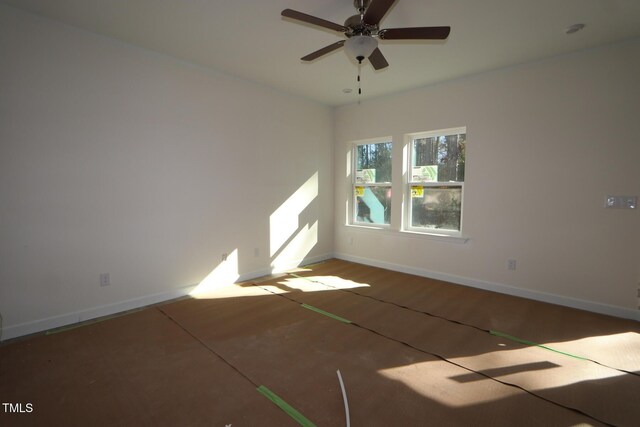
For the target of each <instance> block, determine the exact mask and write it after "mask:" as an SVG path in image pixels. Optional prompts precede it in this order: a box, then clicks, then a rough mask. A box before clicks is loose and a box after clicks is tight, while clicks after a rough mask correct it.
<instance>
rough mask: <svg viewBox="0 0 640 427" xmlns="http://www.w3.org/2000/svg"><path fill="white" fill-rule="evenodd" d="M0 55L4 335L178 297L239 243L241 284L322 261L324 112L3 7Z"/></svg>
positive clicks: (328, 230) (329, 206) (328, 195)
mask: <svg viewBox="0 0 640 427" xmlns="http://www.w3.org/2000/svg"><path fill="white" fill-rule="evenodd" d="M0 58H1V59H0V313H1V315H2V317H3V321H4V335H3V336H2V338H3V339H7V338H11V337H12V336H17V335H21V334H25V333H29V332H34V331H36V330H41V329H44V328H48V327H52V326H59V325H61V324H66V323H72V322H76V321H78V320H84V319H86V318H88V317H93V316H96V315H102V314H108V313H110V312H115V311H118V310H121V309H123V308H129V307H133V306H138V305H143V304H146V303H149V302H154V301H155V300H162V299H166V298H169V297H172V296H177V295H180V294H181V293H184V292H185V287H189V286H193V285H196V284H198V283H199V282H200V281H201V280H202V279H203V278H204V277H205V276H207V275H208V274H209V272H211V271H212V270H213V269H214V268H215V267H217V266H218V264H220V261H221V254H222V253H232V251H234V249H237V250H238V252H237V253H238V273H239V274H240V275H242V276H244V277H247V276H250V275H252V274H254V275H256V274H265V273H267V272H269V271H270V269H271V264H272V262H274V260H275V259H276V257H277V256H278V255H279V254H281V253H284V254H285V256H286V257H287V259H284V260H283V259H282V257H281V258H280V259H279V260H278V261H279V262H280V263H286V262H288V263H295V262H298V261H299V259H300V258H302V257H305V256H306V257H307V259H318V258H323V257H327V256H330V254H331V252H332V250H333V169H332V159H333V133H332V132H333V128H332V115H331V110H330V109H329V108H328V107H325V106H322V105H319V104H315V103H312V102H310V101H307V100H303V99H301V98H296V97H293V96H291V95H287V94H284V93H280V92H277V91H275V90H272V89H269V88H266V87H263V86H260V85H257V84H253V83H250V82H246V81H242V80H239V79H236V78H234V77H232V76H228V75H225V74H222V73H216V72H213V71H210V70H205V69H202V68H199V67H196V66H194V65H190V64H186V63H183V62H180V61H177V60H175V59H172V58H169V57H166V56H163V55H160V54H156V53H153V52H150V51H146V50H143V49H140V48H137V47H133V46H130V45H126V44H123V43H120V42H118V41H115V40H111V39H107V38H103V37H100V36H97V35H93V34H91V33H87V32H84V31H81V30H78V29H75V28H72V27H68V26H65V25H61V24H58V23H55V22H53V21H49V20H47V19H43V18H38V17H35V16H33V15H29V14H26V13H23V12H19V11H17V10H14V9H12V8H8V7H6V6H3V5H0ZM316 173H317V185H316V186H317V196H316V197H310V198H308V199H309V200H310V202H309V200H307V202H308V203H306V204H305V206H301V207H300V208H299V210H300V215H296V217H295V218H293V220H294V224H293V227H289V228H286V227H285V229H284V230H281V233H282V232H287V233H290V234H291V236H290V235H289V234H287V235H285V236H279V237H280V239H279V241H280V242H284V243H283V245H282V247H279V248H278V252H275V253H274V254H273V255H272V254H271V251H270V239H272V238H273V237H274V236H272V234H273V233H272V230H271V225H270V216H271V215H272V213H274V211H276V210H277V209H278V207H279V206H280V205H281V204H282V203H283V202H285V201H286V200H287V199H288V198H289V197H290V196H291V195H292V194H294V193H295V192H296V190H297V189H298V188H300V187H301V186H303V184H305V182H311V183H315V181H313V179H311V181H309V180H310V178H312V177H314V176H315V175H314V174H316ZM305 188H306V187H305ZM295 220H298V223H297V224H296V223H295ZM316 221H317V243H315V246H314V247H313V248H312V249H311V251H310V252H309V253H306V249H307V248H305V250H304V251H300V250H297V251H296V250H289V251H284V248H285V247H286V245H287V243H289V242H290V241H291V240H292V239H293V236H294V235H295V233H299V232H304V231H305V230H307V227H306V225H307V224H309V229H313V224H315V223H316ZM289 225H291V224H289ZM303 237H304V236H303ZM312 237H313V236H312ZM307 240H309V239H307ZM311 243H313V242H311ZM256 248H257V249H258V252H257V253H256V251H255V249H256ZM104 272H108V273H109V274H110V278H111V285H110V286H107V287H100V286H99V279H98V278H99V274H100V273H104Z"/></svg>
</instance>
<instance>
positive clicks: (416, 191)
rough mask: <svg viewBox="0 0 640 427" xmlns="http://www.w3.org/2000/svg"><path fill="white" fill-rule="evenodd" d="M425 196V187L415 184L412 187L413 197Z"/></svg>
mask: <svg viewBox="0 0 640 427" xmlns="http://www.w3.org/2000/svg"><path fill="white" fill-rule="evenodd" d="M422 197H424V187H419V186H417V185H414V186H412V187H411V198H412V199H417V198H422Z"/></svg>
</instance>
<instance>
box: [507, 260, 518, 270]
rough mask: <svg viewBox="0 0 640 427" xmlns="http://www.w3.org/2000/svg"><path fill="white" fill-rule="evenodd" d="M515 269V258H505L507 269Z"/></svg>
mask: <svg viewBox="0 0 640 427" xmlns="http://www.w3.org/2000/svg"><path fill="white" fill-rule="evenodd" d="M515 269H516V260H515V259H508V260H507V270H515Z"/></svg>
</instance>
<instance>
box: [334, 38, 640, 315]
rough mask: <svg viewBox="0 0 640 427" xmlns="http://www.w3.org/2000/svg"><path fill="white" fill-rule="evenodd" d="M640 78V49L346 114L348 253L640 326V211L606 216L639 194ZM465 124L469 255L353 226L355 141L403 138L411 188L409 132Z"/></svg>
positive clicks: (340, 112) (536, 67) (625, 48)
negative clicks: (612, 202) (613, 198)
mask: <svg viewBox="0 0 640 427" xmlns="http://www.w3.org/2000/svg"><path fill="white" fill-rule="evenodd" d="M392 66H393V65H392ZM638 76H640V40H638V39H636V40H631V41H627V42H623V43H620V44H616V45H611V46H606V47H602V48H598V49H593V50H589V51H584V52H578V53H575V54H571V55H564V56H559V57H554V58H551V59H548V60H544V61H540V62H535V63H530V64H524V65H521V66H516V67H510V68H505V69H501V70H497V71H494V72H489V73H483V74H480V75H475V76H471V77H468V78H464V79H459V80H455V81H450V82H447V83H443V84H439V85H435V86H430V87H425V88H421V89H417V90H413V91H410V92H406V93H402V94H398V95H395V96H388V97H383V98H379V99H375V100H372V101H367V102H363V103H362V104H361V105H349V106H344V107H340V108H337V109H336V110H335V112H334V120H335V134H336V150H335V171H336V172H335V173H336V199H335V209H336V213H335V215H336V242H335V245H336V246H335V249H336V253H337V255H338V256H339V257H342V258H346V259H353V260H357V261H361V262H367V263H370V264H375V265H381V266H386V267H391V268H396V269H398V270H404V271H410V272H414V273H418V274H424V275H428V276H434V277H441V278H445V279H450V280H453V281H457V282H459V283H462V284H469V285H473V286H480V287H486V288H490V289H498V290H501V291H504V292H509V293H514V294H517V295H523V296H528V297H533V298H539V299H542V300H548V301H555V302H558V303H562V304H568V305H573V306H577V307H583V308H588V309H591V310H595V311H602V312H607V313H612V314H616V315H620V316H625V317H631V318H638V311H637V306H638V299H637V294H636V292H637V291H636V289H637V287H638V283H639V282H640V244H639V241H640V212H638V210H636V211H630V210H605V209H604V208H603V203H604V198H605V195H607V194H615V195H636V196H640V167H639V163H638V162H639V159H640V138H639V137H638V128H637V123H638V118H639V117H640V79H639V78H638ZM370 84H375V82H370ZM457 126H466V127H467V140H468V144H467V170H466V182H465V199H464V226H463V232H464V234H465V235H467V236H469V237H470V238H471V240H470V241H469V242H468V243H466V244H454V243H447V242H442V241H434V240H429V239H424V238H415V237H410V236H407V235H403V234H402V233H398V232H378V231H375V230H362V229H357V228H354V227H348V226H345V225H344V223H345V200H346V198H347V197H348V194H349V192H350V190H349V182H350V181H349V179H348V178H347V177H346V160H345V159H346V153H347V151H348V149H349V144H348V143H349V142H350V141H354V140H361V139H367V138H374V137H379V136H386V135H392V136H393V140H394V143H395V144H396V145H395V146H394V173H395V178H396V179H397V182H401V179H402V171H401V167H402V164H401V155H402V144H403V136H404V134H405V133H410V132H419V131H428V130H436V129H445V128H451V127H457ZM393 190H394V205H393V210H392V212H393V214H394V215H395V218H394V219H393V220H392V221H393V222H394V225H395V227H399V218H398V217H399V214H400V202H401V191H402V190H401V187H394V189H393ZM508 258H513V259H516V260H517V269H516V270H515V271H508V270H507V268H506V261H507V259H508Z"/></svg>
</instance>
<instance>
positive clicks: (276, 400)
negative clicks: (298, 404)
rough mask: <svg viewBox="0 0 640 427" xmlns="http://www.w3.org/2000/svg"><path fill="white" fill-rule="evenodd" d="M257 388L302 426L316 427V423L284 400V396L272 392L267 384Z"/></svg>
mask: <svg viewBox="0 0 640 427" xmlns="http://www.w3.org/2000/svg"><path fill="white" fill-rule="evenodd" d="M256 390H258V391H259V392H260V393H261V394H262V395H264V396H265V397H266V398H267V399H269V400H270V401H272V402H273V403H275V404H276V405H278V407H279V408H280V409H282V410H283V411H284V412H286V413H287V414H288V415H289V416H290V417H291V418H293V419H294V420H296V421H297V422H298V423H299V424H300V425H301V426H304V427H316V425H315V424H314V423H312V422H311V421H309V420H308V419H307V418H306V417H305V416H304V415H302V414H301V413H300V412H298V411H296V410H295V408H294V407H293V406H291V405H289V404H288V403H287V402H285V401H284V400H282V398H281V397H280V396H278V395H277V394H275V393H274V392H272V391H271V390H269V389H268V388H266V387H265V386H263V385H261V386H260V387H258V388H257V389H256Z"/></svg>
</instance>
